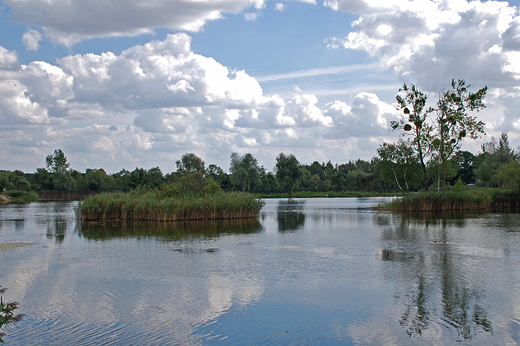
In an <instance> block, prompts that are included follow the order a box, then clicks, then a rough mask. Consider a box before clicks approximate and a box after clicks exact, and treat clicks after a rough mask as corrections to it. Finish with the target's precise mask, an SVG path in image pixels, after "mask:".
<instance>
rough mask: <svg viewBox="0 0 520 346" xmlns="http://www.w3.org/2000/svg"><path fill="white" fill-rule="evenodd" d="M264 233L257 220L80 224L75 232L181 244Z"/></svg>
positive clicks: (103, 237)
mask: <svg viewBox="0 0 520 346" xmlns="http://www.w3.org/2000/svg"><path fill="white" fill-rule="evenodd" d="M261 230H262V226H261V224H260V221H258V219H256V218H253V219H238V220H216V221H199V220H194V221H175V222H155V221H105V222H87V221H84V222H78V223H77V224H76V232H78V233H79V234H80V235H81V236H83V237H85V238H87V239H92V240H107V239H112V238H141V237H154V238H160V239H165V240H181V239H185V238H188V237H196V238H214V237H218V236H221V235H225V234H249V233H256V232H259V231H261Z"/></svg>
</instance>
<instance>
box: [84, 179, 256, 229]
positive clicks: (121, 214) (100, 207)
mask: <svg viewBox="0 0 520 346" xmlns="http://www.w3.org/2000/svg"><path fill="white" fill-rule="evenodd" d="M190 182H193V179H192V180H190ZM210 184H212V183H210ZM185 186H186V185H185V184H175V183H174V184H170V185H165V186H163V188H161V189H154V190H149V189H136V190H133V191H130V192H128V193H124V192H114V193H101V194H97V195H92V196H88V197H86V198H85V199H84V200H83V201H81V202H80V203H79V205H78V207H77V215H78V217H80V218H81V219H83V220H155V221H178V220H217V219H238V218H250V217H256V216H258V212H259V211H260V208H261V207H262V206H263V202H262V201H261V200H259V199H258V198H257V197H256V196H255V195H252V194H248V193H242V192H229V193H223V192H217V193H190V192H189V191H182V188H183V187H185ZM207 186H210V185H205V186H204V187H207Z"/></svg>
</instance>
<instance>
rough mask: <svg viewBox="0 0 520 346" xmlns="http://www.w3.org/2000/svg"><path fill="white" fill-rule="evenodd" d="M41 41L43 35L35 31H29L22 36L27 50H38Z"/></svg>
mask: <svg viewBox="0 0 520 346" xmlns="http://www.w3.org/2000/svg"><path fill="white" fill-rule="evenodd" d="M41 39H42V34H41V33H40V32H39V31H37V30H34V29H29V30H27V31H26V32H25V33H24V34H23V35H22V42H23V44H24V45H25V49H27V50H38V48H39V46H40V41H41Z"/></svg>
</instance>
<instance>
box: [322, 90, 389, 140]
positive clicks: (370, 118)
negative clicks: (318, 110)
mask: <svg viewBox="0 0 520 346" xmlns="http://www.w3.org/2000/svg"><path fill="white" fill-rule="evenodd" d="M324 114H326V115H327V116H329V117H330V118H331V119H332V121H333V126H332V127H331V128H330V129H329V131H328V133H327V135H326V136H327V137H328V138H348V137H374V136H382V135H384V134H385V133H387V132H388V125H389V120H392V119H396V118H397V115H398V112H397V110H396V108H395V107H394V106H393V105H390V104H388V103H385V102H383V101H381V100H379V98H378V97H377V96H376V95H375V94H371V93H359V94H357V95H356V96H355V97H354V99H353V102H352V105H347V104H346V103H345V102H341V101H334V102H331V103H328V104H327V105H326V107H325V110H324Z"/></svg>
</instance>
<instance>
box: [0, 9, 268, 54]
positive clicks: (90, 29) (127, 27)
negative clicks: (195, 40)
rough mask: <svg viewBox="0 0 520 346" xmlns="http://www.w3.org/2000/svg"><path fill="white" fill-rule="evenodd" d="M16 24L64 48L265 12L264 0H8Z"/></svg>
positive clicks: (198, 26) (190, 28) (196, 27)
mask: <svg viewBox="0 0 520 346" xmlns="http://www.w3.org/2000/svg"><path fill="white" fill-rule="evenodd" d="M4 4H5V5H6V6H8V7H9V8H10V11H11V13H12V20H13V21H14V22H16V23H20V24H25V25H30V26H32V27H36V28H42V30H43V31H44V32H45V34H46V36H48V37H50V38H51V39H52V40H53V41H54V42H56V43H59V44H64V45H66V46H70V45H73V44H74V43H77V42H79V41H80V40H82V39H85V38H92V37H109V36H136V35H140V34H144V33H151V32H153V30H154V29H156V28H170V29H173V30H183V31H199V30H201V29H202V28H203V27H204V25H205V24H206V23H207V22H208V21H212V20H216V19H219V18H221V17H222V16H223V14H224V13H239V12H240V11H242V10H243V9H245V8H256V9H261V8H263V6H264V0H222V1H191V0H176V1H153V0H112V1H108V2H107V1H102V0H93V1H88V2H85V1H82V0H53V1H44V0H25V1H18V0H5V1H4Z"/></svg>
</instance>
